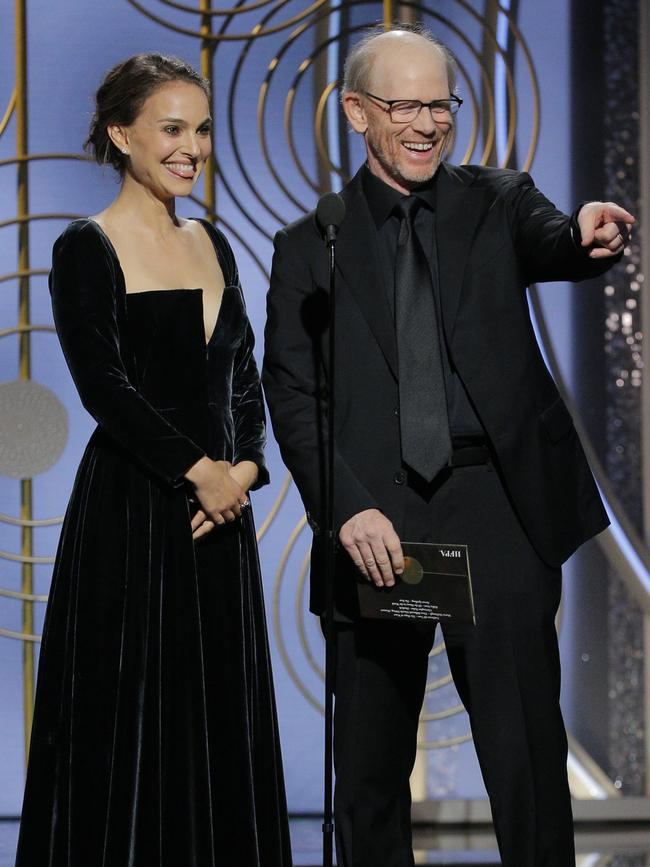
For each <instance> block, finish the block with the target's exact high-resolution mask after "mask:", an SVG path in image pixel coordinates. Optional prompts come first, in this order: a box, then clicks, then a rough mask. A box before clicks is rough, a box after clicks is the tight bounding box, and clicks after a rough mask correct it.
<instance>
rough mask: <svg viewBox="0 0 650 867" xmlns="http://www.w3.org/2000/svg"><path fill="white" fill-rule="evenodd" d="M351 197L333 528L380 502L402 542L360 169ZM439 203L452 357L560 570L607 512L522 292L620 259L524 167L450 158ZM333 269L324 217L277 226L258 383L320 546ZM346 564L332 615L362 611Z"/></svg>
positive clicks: (389, 358)
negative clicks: (589, 244)
mask: <svg viewBox="0 0 650 867" xmlns="http://www.w3.org/2000/svg"><path fill="white" fill-rule="evenodd" d="M342 196H343V198H344V200H345V204H346V214H345V219H344V221H343V223H342V225H341V227H340V231H339V234H338V243H337V268H338V270H337V290H336V291H337V302H336V353H337V356H336V365H337V376H336V396H335V398H336V399H335V404H336V409H335V422H334V423H335V503H334V508H335V516H336V524H337V527H340V526H341V524H343V523H344V522H345V521H346V520H347V519H348V518H350V517H351V516H352V515H354V514H356V513H357V512H360V511H362V510H363V509H368V508H377V509H380V510H381V511H382V512H383V513H384V514H385V515H386V516H387V517H388V518H389V519H390V520H391V521H392V523H393V525H394V527H395V530H396V531H397V533H398V535H400V538H403V537H402V526H403V520H404V510H405V503H406V498H405V489H404V485H403V483H402V480H403V473H402V462H401V455H400V435H399V418H398V414H399V394H398V385H397V347H396V338H395V328H394V323H393V319H392V315H391V311H390V308H389V303H388V299H387V294H386V288H385V284H384V282H383V281H384V279H385V276H384V275H382V274H381V271H380V267H379V261H380V259H379V251H378V249H377V243H378V242H377V235H376V230H375V228H374V224H373V222H372V217H371V215H370V212H369V209H368V205H367V203H366V199H365V197H364V195H363V191H362V185H361V180H360V176H359V174H357V175H356V177H355V178H354V179H353V180H352V181H351V182H350V183H349V184H348V185H347V186H346V187H345V189H344V190H343V192H342ZM436 196H437V199H436V217H435V220H436V236H437V246H438V269H439V280H440V293H441V307H442V316H443V326H444V331H445V335H446V340H447V343H448V347H449V352H450V355H451V359H452V361H453V364H454V366H455V368H456V370H457V371H458V375H459V376H460V378H461V379H462V382H463V384H464V386H465V388H466V390H467V393H468V394H469V397H470V399H471V401H472V403H473V405H474V407H475V409H476V412H477V414H478V416H479V418H480V420H481V422H482V424H483V426H484V428H485V431H486V433H487V436H488V438H489V440H490V442H491V444H492V446H493V449H494V452H495V454H496V458H497V461H498V465H499V467H500V470H501V473H502V477H503V479H504V483H505V485H506V488H507V491H508V494H509V496H510V498H511V500H512V502H513V504H514V507H515V509H516V512H517V514H518V516H519V519H520V520H521V522H522V525H523V527H524V528H525V531H526V533H527V535H528V537H529V539H530V541H531V543H532V545H533V546H534V548H535V549H536V551H537V553H538V554H539V555H540V557H541V558H542V559H543V560H544V561H545V562H546V563H548V564H549V565H552V566H559V565H560V564H562V563H563V562H564V561H565V560H566V559H567V557H569V555H570V554H571V553H572V552H573V551H575V549H576V548H577V547H578V546H579V545H580V544H581V543H582V542H584V541H585V540H586V539H588V538H590V537H591V536H593V535H594V534H596V533H598V532H599V531H600V530H602V529H603V528H604V527H605V526H606V525H607V523H608V520H607V516H606V513H605V511H604V509H603V506H602V503H601V500H600V497H599V495H598V491H597V488H596V485H595V483H594V480H593V477H592V475H591V471H590V469H589V466H588V465H587V461H586V459H585V456H584V452H583V450H582V447H581V445H580V442H579V439H578V436H577V433H576V430H575V427H574V425H573V422H572V419H571V416H570V414H569V412H568V410H567V408H566V406H565V404H564V402H563V401H562V399H561V398H560V396H559V394H558V390H557V388H556V386H555V383H554V382H553V379H552V378H551V376H550V374H549V372H548V370H547V368H546V366H545V364H544V361H543V359H542V356H541V353H540V350H539V347H538V345H537V342H536V339H535V335H534V332H533V327H532V324H531V320H530V315H529V309H528V302H527V298H526V287H527V286H528V285H529V284H530V283H534V282H541V281H545V280H547V281H548V280H572V281H577V280H582V279H585V278H588V277H593V276H595V275H597V274H600V273H602V272H604V271H605V270H606V269H607V268H608V267H609V265H610V264H611V260H609V261H605V262H604V261H603V260H592V259H589V258H588V256H587V254H586V252H585V251H583V250H581V249H580V247H579V245H578V244H577V243H576V242H575V240H574V238H573V237H572V231H571V218H570V217H567V216H566V215H564V214H562V213H561V212H560V211H558V210H557V209H556V208H555V207H554V206H553V205H552V204H551V203H550V202H549V201H548V200H547V199H546V198H545V197H544V196H543V195H542V194H541V193H540V192H539V190H537V189H536V188H535V186H534V184H533V182H532V180H531V178H530V176H529V175H527V174H525V173H520V172H514V171H507V170H499V169H492V168H485V167H480V166H452V165H449V164H446V163H443V164H442V165H441V167H440V169H439V176H438V179H437V188H436ZM327 269H328V256H327V252H326V249H325V246H324V244H323V240H322V237H321V234H320V232H319V231H318V229H317V226H316V223H315V220H314V217H313V214H310V215H307V216H306V217H305V218H303V219H301V220H299V221H298V222H296V223H294V224H292V225H290V226H288V227H287V228H285V229H283V230H281V231H280V232H278V233H277V235H276V238H275V254H274V258H273V269H272V276H271V288H270V290H269V294H268V320H267V326H266V332H265V335H266V349H265V361H264V371H263V382H264V387H265V391H266V397H267V400H268V404H269V408H270V413H271V418H272V422H273V428H274V431H275V435H276V438H277V440H278V443H279V445H280V450H281V453H282V457H283V459H284V461H285V463H286V465H287V467H288V468H289V470H290V471H291V473H292V474H293V477H294V479H295V482H296V484H297V486H298V490H299V491H300V494H301V496H302V499H303V502H304V505H305V509H306V511H307V515H308V519H309V522H310V525H311V527H312V530H313V531H314V539H315V543H316V544H315V545H314V552H315V553H317V552H318V548H319V545H318V542H319V538H320V527H321V526H322V522H323V492H324V490H325V484H324V478H325V476H324V468H323V457H324V453H323V447H322V445H321V444H320V442H319V440H320V439H321V435H322V434H323V432H324V433H326V422H325V421H324V418H325V413H326V411H327V410H326V407H327V367H328V358H327V356H328V351H327V294H328V286H329V280H328V270H327ZM389 279H390V280H391V281H392V277H390V278H389ZM477 506H478V504H477ZM432 529H433V528H432ZM432 541H435V540H432ZM346 561H347V562H346ZM340 565H341V569H339V575H338V576H337V583H336V589H335V598H336V605H337V609H338V611H339V612H340V613H342V614H344V615H350V616H354V614H355V603H354V594H353V592H351V591H352V590H353V586H354V583H353V575H354V570H353V567H352V566H351V563H350V562H349V558H348V557H347V555H346V554H344V553H342V555H341V564H340ZM318 573H319V564H318V558H317V557H314V556H313V557H312V584H311V609H312V611H314V612H315V613H321V612H322V609H323V604H322V602H323V600H322V594H321V587H320V583H321V582H320V581H319V576H318Z"/></svg>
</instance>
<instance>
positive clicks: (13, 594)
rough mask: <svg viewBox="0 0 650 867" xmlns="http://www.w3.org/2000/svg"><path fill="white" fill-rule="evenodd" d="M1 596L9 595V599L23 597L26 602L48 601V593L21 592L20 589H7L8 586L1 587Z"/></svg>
mask: <svg viewBox="0 0 650 867" xmlns="http://www.w3.org/2000/svg"><path fill="white" fill-rule="evenodd" d="M0 596H7V597H8V598H9V599H22V600H23V601H24V602H47V600H48V598H49V597H48V595H47V593H46V594H45V595H42V594H40V593H21V592H20V591H19V590H7V588H6V587H0Z"/></svg>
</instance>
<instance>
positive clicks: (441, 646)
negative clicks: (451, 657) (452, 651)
mask: <svg viewBox="0 0 650 867" xmlns="http://www.w3.org/2000/svg"><path fill="white" fill-rule="evenodd" d="M445 650H446V648H445V642H444V641H440V642H438V644H436V646H435V647H434V648H433V649H432V650H431V653H430V654H429V659H433V657H434V656H439V655H440V654H441V653H444V652H445Z"/></svg>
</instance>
